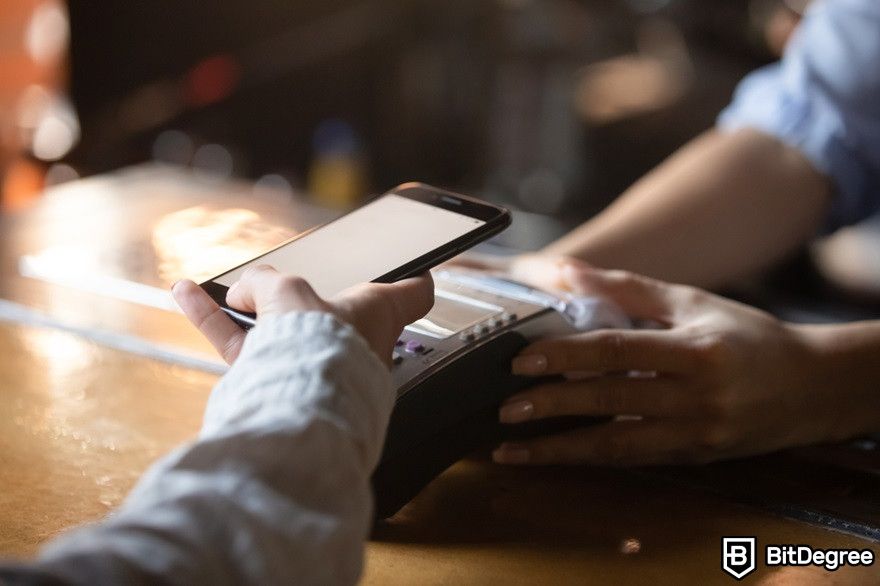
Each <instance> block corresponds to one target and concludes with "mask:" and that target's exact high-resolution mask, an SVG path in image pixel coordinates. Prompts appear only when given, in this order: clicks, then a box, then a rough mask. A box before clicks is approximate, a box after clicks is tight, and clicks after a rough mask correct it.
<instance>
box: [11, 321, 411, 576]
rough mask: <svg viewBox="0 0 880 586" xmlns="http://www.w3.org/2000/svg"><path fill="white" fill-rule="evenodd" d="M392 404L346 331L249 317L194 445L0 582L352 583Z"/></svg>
mask: <svg viewBox="0 0 880 586" xmlns="http://www.w3.org/2000/svg"><path fill="white" fill-rule="evenodd" d="M144 392H149V389H144ZM393 403H394V394H393V391H392V389H391V382H390V375H389V373H388V370H387V368H385V366H384V365H383V364H382V363H381V362H380V360H379V359H378V357H377V356H376V355H375V354H374V353H373V352H372V351H371V350H370V348H369V347H368V346H367V344H366V342H365V341H364V340H363V339H362V338H361V337H360V336H358V335H357V333H356V332H355V331H354V330H353V329H352V328H351V327H349V326H347V325H343V324H341V323H339V322H337V321H336V320H335V319H334V318H333V317H332V316H330V315H329V314H323V313H294V314H288V315H284V316H280V317H276V318H272V319H268V320H265V319H263V320H260V322H259V323H258V325H257V326H256V327H255V328H254V329H253V330H252V331H251V332H250V334H249V335H248V337H247V341H246V343H245V345H244V348H243V350H242V353H241V356H240V357H239V359H238V360H237V361H236V363H235V365H234V366H233V367H232V368H231V369H230V370H229V372H228V373H227V374H226V376H224V377H223V379H222V380H221V381H220V383H219V384H218V385H217V387H216V388H215V389H214V391H213V394H212V396H211V398H210V401H209V403H208V408H207V410H206V413H205V422H204V427H203V429H202V432H201V434H200V436H199V438H198V441H197V442H195V443H193V444H191V445H188V446H184V447H182V448H179V449H178V450H176V451H175V452H174V453H172V454H171V455H169V456H167V457H166V458H164V459H163V460H161V461H160V462H158V463H157V464H156V465H154V466H153V467H152V468H151V469H150V470H149V471H148V472H147V473H146V474H145V475H144V477H143V478H142V479H141V481H140V483H139V485H138V486H137V487H136V488H135V489H134V491H133V492H132V493H131V494H130V495H129V497H128V499H127V500H126V502H125V504H124V505H123V506H122V507H121V508H120V509H119V510H118V512H116V513H115V514H114V515H112V516H111V517H109V518H108V519H106V520H105V521H103V522H101V523H99V524H96V525H94V526H91V527H86V528H83V529H79V530H77V531H74V532H72V533H69V534H67V535H64V536H62V537H61V538H59V539H57V540H56V541H54V542H52V543H50V544H49V546H48V547H47V548H45V550H44V551H43V552H42V554H41V555H40V557H39V560H38V561H37V562H35V563H34V564H30V565H20V566H17V567H9V566H7V568H6V569H5V570H2V569H0V582H2V581H3V579H5V580H7V581H8V582H9V583H12V584H15V583H19V582H21V583H31V582H34V583H40V582H43V579H44V578H45V579H47V580H48V582H49V583H51V582H52V581H53V580H57V581H58V582H59V583H76V584H108V583H119V584H122V583H125V584H130V583H150V584H155V583H157V582H159V583H174V584H213V585H220V584H351V583H354V582H355V581H356V580H357V578H358V576H359V575H360V571H361V566H362V557H363V542H364V539H365V537H366V535H367V532H368V530H369V525H370V521H371V517H372V511H371V494H370V488H369V478H370V474H371V472H372V470H373V468H374V466H375V465H376V462H377V461H378V458H379V454H380V451H381V448H382V443H383V441H384V434H385V427H386V424H387V421H388V418H389V416H390V413H391V409H392V407H393ZM168 408H169V409H173V408H174V405H168ZM29 577H30V578H31V579H30V580H29Z"/></svg>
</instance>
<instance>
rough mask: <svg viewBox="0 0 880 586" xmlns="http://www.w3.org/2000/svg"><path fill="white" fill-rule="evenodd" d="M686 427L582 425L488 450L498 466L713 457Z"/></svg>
mask: <svg viewBox="0 0 880 586" xmlns="http://www.w3.org/2000/svg"><path fill="white" fill-rule="evenodd" d="M695 436H696V433H695V432H692V431H691V430H690V429H689V428H688V427H687V426H686V425H682V424H680V423H675V424H673V423H670V422H669V421H663V420H647V419H646V420H640V421H619V422H613V423H605V424H601V425H597V426H595V427H584V428H581V429H577V430H574V431H569V432H566V433H560V434H557V435H552V436H547V437H542V438H537V439H533V440H529V441H525V442H515V443H505V444H502V445H501V446H499V447H498V449H496V450H495V451H494V452H492V459H493V460H494V461H495V462H497V463H499V464H513V465H542V464H569V465H571V464H595V465H600V466H648V465H658V464H692V463H702V462H706V461H709V460H710V459H712V458H711V457H710V453H709V452H708V451H703V450H701V449H699V448H697V447H695V446H698V445H699V442H698V441H697V440H696V438H695Z"/></svg>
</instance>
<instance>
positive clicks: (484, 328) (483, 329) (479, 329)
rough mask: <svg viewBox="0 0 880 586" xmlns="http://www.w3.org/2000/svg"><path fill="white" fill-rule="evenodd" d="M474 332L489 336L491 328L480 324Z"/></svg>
mask: <svg viewBox="0 0 880 586" xmlns="http://www.w3.org/2000/svg"><path fill="white" fill-rule="evenodd" d="M474 332H476V333H477V334H487V333H489V326H487V325H486V324H480V325H478V326H477V327H475V328H474Z"/></svg>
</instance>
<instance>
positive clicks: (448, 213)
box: [201, 183, 510, 327]
mask: <svg viewBox="0 0 880 586" xmlns="http://www.w3.org/2000/svg"><path fill="white" fill-rule="evenodd" d="M509 225H510V213H509V212H508V211H507V210H506V209H504V208H502V207H498V206H495V205H491V204H488V203H485V202H482V201H479V200H476V199H473V198H469V197H465V196H463V195H458V194H454V193H450V192H447V191H444V190H442V189H438V188H435V187H430V186H428V185H423V184H420V183H406V184H404V185H401V186H399V187H396V188H395V189H393V190H391V191H390V192H388V193H386V194H385V195H382V196H380V197H378V198H376V199H374V200H372V201H371V202H369V203H367V204H365V205H364V206H362V207H360V208H358V209H356V210H354V211H352V212H350V213H348V214H346V215H344V216H342V217H340V218H338V219H336V220H334V221H332V222H329V223H327V224H325V225H323V226H320V227H318V228H316V229H314V230H311V231H309V232H306V233H304V234H301V235H299V236H296V237H294V238H292V239H291V240H288V241H287V242H285V243H283V244H281V245H280V246H278V247H277V248H275V249H273V250H270V251H269V252H267V253H265V254H263V255H260V256H258V257H257V258H254V259H252V260H250V261H248V262H246V263H244V264H242V265H239V266H237V267H235V268H233V269H231V270H229V271H227V272H225V273H223V274H221V275H218V276H216V277H214V278H212V279H209V280H208V281H205V282H204V283H202V284H201V287H202V288H203V289H204V290H205V291H207V292H208V294H209V295H210V296H211V297H212V298H213V299H214V301H216V302H217V304H218V305H220V307H221V308H222V309H223V310H224V311H225V312H227V313H228V314H229V315H230V316H232V318H233V319H235V320H236V321H237V322H238V323H239V324H241V325H242V326H244V327H250V326H252V325H253V324H254V323H255V320H256V316H255V315H254V314H251V313H245V312H241V311H237V310H235V309H232V308H230V307H229V306H228V305H227V304H226V292H227V291H228V289H229V287H230V286H231V285H232V284H233V283H235V282H236V281H238V279H239V278H240V277H241V275H242V273H243V272H244V271H245V270H247V269H248V267H251V266H254V265H262V264H267V265H271V266H273V267H274V268H275V269H277V270H278V271H280V272H282V273H289V274H294V275H297V276H300V277H303V278H304V279H305V280H306V281H308V282H309V283H310V284H311V286H312V287H313V288H314V289H315V291H316V292H317V293H318V295H319V296H321V297H323V298H325V299H327V298H330V297H333V296H334V295H336V294H337V293H339V292H341V291H343V290H344V289H347V288H348V287H351V286H353V285H356V284H358V283H365V282H370V281H372V282H377V283H392V282H395V281H399V280H401V279H405V278H408V277H412V276H415V275H418V274H421V273H423V272H424V271H426V270H428V269H430V268H432V267H435V266H437V265H438V264H440V263H442V262H444V261H446V260H449V259H450V258H452V257H454V256H456V255H458V254H460V253H462V252H464V251H465V250H467V249H469V248H471V247H473V246H475V245H476V244H479V243H480V242H483V241H484V240H486V239H488V238H489V237H491V236H493V235H495V234H497V233H499V232H501V231H502V230H504V229H505V228H507V227H508V226H509Z"/></svg>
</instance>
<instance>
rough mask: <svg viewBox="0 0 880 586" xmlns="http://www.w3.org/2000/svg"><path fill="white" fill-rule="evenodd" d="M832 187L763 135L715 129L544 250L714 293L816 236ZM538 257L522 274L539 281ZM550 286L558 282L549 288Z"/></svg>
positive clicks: (798, 156) (520, 269)
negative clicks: (719, 287)
mask: <svg viewBox="0 0 880 586" xmlns="http://www.w3.org/2000/svg"><path fill="white" fill-rule="evenodd" d="M830 201H831V187H830V183H829V181H828V180H827V179H826V178H825V177H824V176H823V175H821V174H820V173H819V172H818V171H816V169H814V167H813V166H812V165H811V163H810V162H809V161H808V160H807V159H806V158H805V157H804V156H803V155H802V154H800V152H798V151H797V150H795V149H793V148H792V147H790V146H787V145H785V144H783V143H782V142H781V141H779V140H778V139H776V138H774V137H772V136H769V135H767V134H763V133H761V132H759V131H756V130H749V129H745V130H740V131H738V132H726V131H717V130H713V131H710V132H707V133H706V134H704V135H703V136H702V137H700V138H698V139H696V140H694V141H693V142H692V143H691V144H689V145H687V146H686V147H685V148H683V149H682V150H681V151H679V152H677V153H676V154H674V155H673V156H672V157H671V158H670V159H669V160H667V161H666V162H664V163H663V164H662V165H660V166H659V167H658V168H657V169H655V170H654V171H652V172H651V173H649V174H648V175H647V176H645V177H644V178H643V179H641V180H640V181H638V182H637V183H636V184H635V185H634V186H633V187H632V188H630V189H629V190H628V191H627V192H626V193H624V194H623V195H622V196H621V197H620V198H618V200H617V201H615V202H614V204H612V205H611V206H610V207H609V208H608V209H606V210H605V211H603V212H602V213H601V214H599V215H598V216H597V217H596V218H594V219H593V220H591V221H589V222H587V223H586V224H584V225H583V226H581V227H580V228H577V229H575V230H574V231H572V232H571V233H570V234H568V235H567V236H565V237H563V238H561V239H560V240H558V241H556V242H554V243H552V244H551V245H550V246H548V247H547V248H545V249H544V250H543V251H542V253H543V254H544V255H546V256H547V257H554V256H570V257H575V258H579V259H582V260H585V261H587V262H589V263H591V264H593V265H595V266H600V267H613V268H619V269H625V270H628V271H632V272H636V273H639V274H644V275H649V276H651V277H655V278H658V279H663V280H666V281H672V282H675V283H687V284H690V285H697V286H700V287H708V288H714V287H717V286H721V285H726V284H729V283H732V282H736V280H737V279H739V278H741V277H742V276H744V275H751V274H753V273H755V272H756V271H758V270H760V269H763V268H766V267H769V266H772V265H773V264H774V263H776V262H778V261H779V260H780V259H782V258H783V257H785V256H786V255H787V254H790V253H791V252H792V251H794V250H796V249H797V248H798V247H799V246H801V245H803V243H804V242H806V241H807V240H808V239H809V238H811V237H812V236H813V235H815V234H816V232H817V231H818V229H819V227H820V225H821V223H822V221H823V219H824V217H825V215H826V212H827V208H828V205H829V203H830ZM542 264H543V262H542V260H541V258H540V257H538V258H537V259H536V258H534V257H531V262H530V260H529V258H524V259H521V260H520V264H519V267H518V270H517V272H518V273H520V276H527V275H531V276H532V279H533V280H534V277H535V276H536V275H538V276H540V274H541V270H540V265H542ZM544 284H547V285H551V286H552V285H553V283H544Z"/></svg>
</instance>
